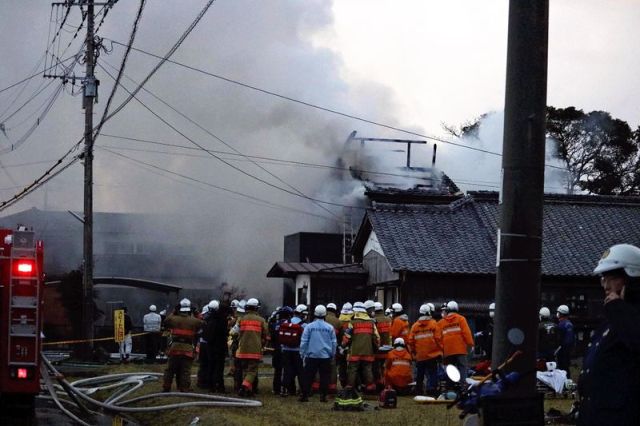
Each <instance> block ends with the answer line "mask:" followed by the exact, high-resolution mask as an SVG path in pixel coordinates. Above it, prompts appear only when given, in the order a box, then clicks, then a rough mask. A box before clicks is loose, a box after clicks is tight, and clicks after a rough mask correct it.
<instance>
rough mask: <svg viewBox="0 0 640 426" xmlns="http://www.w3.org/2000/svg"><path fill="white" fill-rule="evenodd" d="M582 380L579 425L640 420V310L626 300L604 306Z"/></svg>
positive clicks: (579, 384) (611, 423)
mask: <svg viewBox="0 0 640 426" xmlns="http://www.w3.org/2000/svg"><path fill="white" fill-rule="evenodd" d="M604 314H605V318H606V320H605V322H604V324H603V325H602V326H601V327H600V328H599V329H598V330H596V332H595V333H594V335H593V338H592V340H591V343H590V344H589V347H588V350H587V353H586V355H585V357H584V362H583V370H582V372H581V374H580V379H579V381H578V391H579V393H580V411H579V417H578V424H579V425H616V426H625V425H637V424H638V423H639V422H640V404H638V401H640V328H639V327H638V324H640V310H638V308H636V307H634V306H633V305H631V304H629V303H627V302H625V301H623V300H621V299H620V300H613V301H611V302H609V303H607V304H606V305H605V307H604Z"/></svg>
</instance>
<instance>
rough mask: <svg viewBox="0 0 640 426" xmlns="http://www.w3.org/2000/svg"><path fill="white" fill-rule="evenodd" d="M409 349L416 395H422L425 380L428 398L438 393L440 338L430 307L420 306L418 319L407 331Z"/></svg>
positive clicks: (440, 355) (440, 354) (426, 305)
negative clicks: (414, 367)
mask: <svg viewBox="0 0 640 426" xmlns="http://www.w3.org/2000/svg"><path fill="white" fill-rule="evenodd" d="M408 343H409V348H410V350H411V353H412V354H413V358H414V359H415V360H416V394H417V395H423V392H424V380H425V376H426V379H427V392H426V394H427V395H429V396H436V394H437V391H438V362H439V361H440V359H441V358H442V336H441V335H440V331H439V329H438V323H437V322H436V320H434V319H433V316H432V311H431V306H429V305H428V304H425V305H422V306H420V317H419V318H418V321H416V322H415V323H414V324H413V325H412V326H411V330H410V331H409V341H408Z"/></svg>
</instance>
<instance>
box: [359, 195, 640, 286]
mask: <svg viewBox="0 0 640 426" xmlns="http://www.w3.org/2000/svg"><path fill="white" fill-rule="evenodd" d="M638 201H640V200H637V199H628V200H624V201H621V200H620V198H619V197H618V198H616V197H611V198H607V197H588V196H571V197H567V198H564V199H563V197H561V196H554V197H551V198H550V199H548V200H546V201H545V206H544V223H543V255H542V274H543V275H547V276H589V275H591V271H592V270H593V268H594V266H595V263H596V261H597V260H598V259H599V258H600V256H601V255H602V252H603V251H604V250H605V249H606V248H607V247H609V246H611V245H613V244H616V243H623V242H626V243H631V244H636V245H640V202H638ZM498 218H499V206H498V203H497V199H495V198H493V197H478V199H474V198H473V197H471V196H467V197H465V198H463V199H461V200H457V201H455V202H453V203H451V204H448V205H440V206H424V205H397V204H395V205H391V204H385V205H383V204H378V205H376V206H375V208H374V209H372V210H369V211H368V212H367V220H368V221H369V222H370V224H371V226H372V228H373V231H375V233H376V235H377V237H378V240H379V242H380V245H381V246H382V250H383V251H384V253H385V255H386V257H387V259H388V261H389V264H390V265H391V268H392V269H393V270H394V271H400V270H406V271H410V272H429V273H461V274H494V273H495V272H496V267H495V261H496V229H497V223H498Z"/></svg>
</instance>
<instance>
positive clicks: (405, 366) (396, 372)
mask: <svg viewBox="0 0 640 426" xmlns="http://www.w3.org/2000/svg"><path fill="white" fill-rule="evenodd" d="M411 362H412V358H411V354H410V353H409V351H407V348H406V344H405V341H404V339H403V338H402V337H398V338H396V339H395V340H394V341H393V350H392V351H390V352H389V353H388V354H387V361H386V364H385V369H384V371H385V373H384V384H385V386H390V387H392V388H393V389H395V391H396V392H398V394H399V395H408V394H409V393H411V386H410V383H411V382H412V381H413V374H412V368H411Z"/></svg>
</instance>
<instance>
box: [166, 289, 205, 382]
mask: <svg viewBox="0 0 640 426" xmlns="http://www.w3.org/2000/svg"><path fill="white" fill-rule="evenodd" d="M203 324H204V322H203V321H202V320H199V319H198V318H195V317H193V316H192V315H191V302H190V301H189V299H182V300H181V301H180V311H179V312H178V313H177V314H173V315H169V317H168V318H167V319H166V320H165V321H164V326H165V327H166V328H167V329H168V330H169V332H170V333H171V346H170V347H169V350H168V352H167V355H168V357H169V361H168V363H167V369H166V370H165V372H164V382H163V384H162V391H163V392H169V391H170V390H171V382H173V376H174V375H175V376H176V384H177V386H178V390H179V391H180V392H189V390H190V388H191V366H192V365H193V357H194V349H195V347H194V344H195V339H196V333H197V332H198V330H200V328H201V327H202V325H203Z"/></svg>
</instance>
